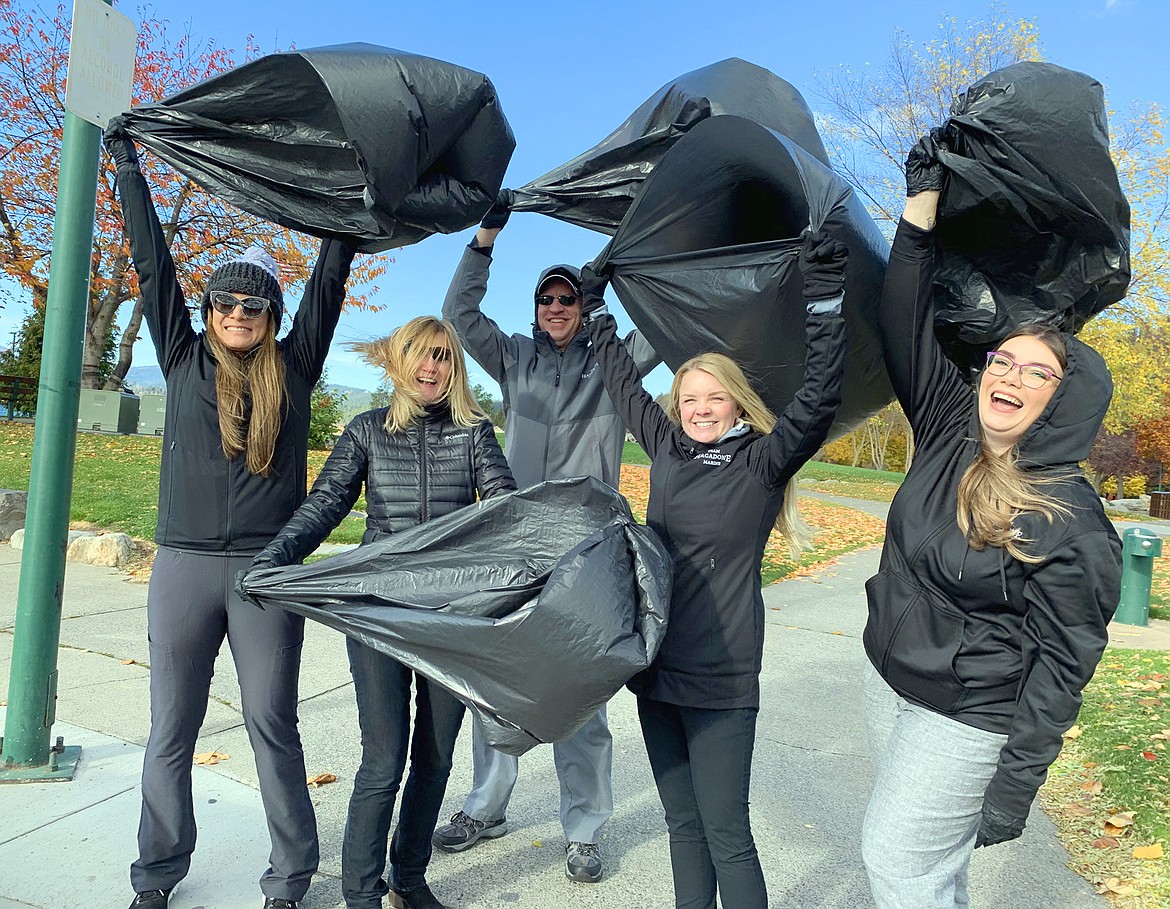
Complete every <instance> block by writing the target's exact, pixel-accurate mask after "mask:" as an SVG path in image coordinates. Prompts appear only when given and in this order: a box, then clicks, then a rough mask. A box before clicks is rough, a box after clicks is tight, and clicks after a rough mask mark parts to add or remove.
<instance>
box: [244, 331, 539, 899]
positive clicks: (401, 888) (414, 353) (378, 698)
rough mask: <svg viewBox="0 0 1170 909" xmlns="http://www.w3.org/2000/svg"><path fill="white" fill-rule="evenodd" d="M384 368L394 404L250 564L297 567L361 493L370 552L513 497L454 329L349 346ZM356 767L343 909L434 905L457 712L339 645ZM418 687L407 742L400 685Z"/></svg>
mask: <svg viewBox="0 0 1170 909" xmlns="http://www.w3.org/2000/svg"><path fill="white" fill-rule="evenodd" d="M354 346H355V348H356V349H357V350H359V351H360V352H361V353H362V354H363V356H364V357H365V359H366V360H367V361H368V362H370V363H372V364H373V365H375V366H379V367H381V368H382V369H383V370H385V372H386V376H387V377H388V378H389V379H390V381H391V382H392V383H393V386H394V392H393V394H392V395H391V398H390V405H389V406H388V407H382V408H378V409H375V410H368V411H366V412H365V413H362V414H359V415H358V416H356V417H354V419H353V421H352V422H351V423H350V424H349V425H348V426H347V427H346V428H345V432H343V433H342V435H341V438H340V439H338V441H337V444H336V445H334V447H333V452H332V453H331V454H330V455H329V459H328V460H327V461H326V462H325V466H324V468H322V470H321V474H320V476H318V477H317V481H316V482H315V483H314V484H313V488H312V489H311V490H310V492H309V497H308V498H307V499H306V500H305V502H304V504H302V505H301V507H300V508H298V509H297V511H296V514H294V515H293V516H292V518H291V519H290V520H289V522H288V523H287V524H286V525H285V526H284V529H282V530H281V531H280V532H279V533H278V534H277V535H276V537H275V538H274V539H273V540H272V542H271V543H270V544H269V545H268V547H267V548H266V549H264V550H263V551H262V552H261V553H260V554H259V555H258V556H256V558H255V560H254V561H253V563H252V566H253V568H268V567H273V566H281V565H290V564H293V563H295V562H299V561H300V560H301V559H303V558H304V557H305V556H307V555H308V554H309V553H311V552H312V551H313V550H314V549H316V548H317V546H318V545H319V544H320V543H321V541H322V540H324V539H325V537H327V536H328V535H329V533H330V531H332V530H333V528H335V527H336V526H337V525H338V524H339V523H341V521H342V519H343V518H345V516H346V515H348V514H349V512H350V509H351V508H352V507H353V505H354V503H355V502H356V501H357V499H358V496H359V495H360V494H361V492H362V487H363V486H364V487H365V493H366V510H367V516H366V532H365V534H364V535H363V537H362V543H363V544H365V543H371V542H373V541H374V540H378V539H381V538H382V537H385V536H387V535H389V534H393V533H398V532H400V531H403V530H406V529H407V528H409V527H414V526H415V525H417V524H422V523H424V522H425V521H429V520H431V519H432V518H437V517H440V516H442V515H445V514H449V513H450V512H453V511H456V510H457V509H460V508H463V507H465V506H467V505H471V504H473V503H474V502H475V501H476V499H477V497H478V498H481V499H486V498H490V497H491V496H494V495H498V494H501V493H506V492H511V491H513V490H515V488H516V484H515V482H514V481H513V479H512V473H511V471H510V470H509V469H508V464H507V462H506V461H505V460H504V453H503V451H502V450H501V449H500V445H499V443H498V442H497V441H496V437H495V433H494V431H493V429H492V424H491V423H490V422H489V421H488V419H487V418H486V417H485V416H484V415H483V414H482V413H481V412H480V410H479V409H478V407H477V405H476V402H475V397H474V395H473V394H472V392H471V389H470V387H469V386H468V383H467V368H466V366H465V365H464V360H463V351H462V349H461V348H460V346H459V339H458V337H457V336H456V334H455V329H454V327H452V325H451V324H450V323H449V322H446V321H444V320H441V319H436V318H433V317H431V316H420V317H419V318H417V319H412V320H411V321H409V322H407V323H406V324H405V325H403V326H402V327H401V328H399V329H397V330H396V331H394V332H393V333H392V334H391V335H390V336H389V337H387V338H382V339H380V340H377V341H371V342H368V343H365V344H358V345H354ZM346 647H347V648H348V651H349V663H350V671H351V672H352V674H353V682H354V693H355V694H356V695H357V703H358V724H359V726H360V727H361V735H362V759H361V764H360V765H359V767H358V771H357V774H356V776H355V777H354V786H353V794H352V795H351V797H350V801H349V816H348V818H347V819H346V823H345V840H344V844H343V846H342V857H341V885H342V892H343V894H344V896H345V904H346V906H347V907H348V909H376V907H380V906H381V904H382V897H383V896H386V895H388V894H389V896H390V901H391V904H392V905H394V906H396V907H400V909H402V907H405V909H442V906H441V904H440V903H439V901H438V900H437V899H436V898H435V897H434V895H433V894H432V893H431V891H430V888H429V887H428V886H427V883H426V869H427V863H428V862H429V861H430V857H431V833H432V831H433V830H434V829H435V821H436V820H437V819H438V816H439V808H440V806H441V804H442V801H443V794H444V792H445V791H446V788H447V777H448V775H449V774H450V772H451V757H452V753H453V752H454V750H455V739H456V737H457V736H458V734H459V726H460V723H461V721H462V719H463V705H462V703H460V702H459V701H458V700H456V699H455V697H454V696H453V695H451V694H449V693H448V692H446V691H445V690H443V689H442V688H440V687H438V686H437V685H434V684H432V683H431V682H429V681H427V679H425V678H424V677H423V676H420V675H417V674H416V673H414V672H413V671H412V670H410V669H408V668H407V667H405V666H403V665H402V664H401V663H399V662H398V661H397V660H394V659H392V658H391V657H389V656H385V655H383V654H381V653H378V652H377V651H376V650H373V649H372V648H370V647H367V646H366V645H364V644H361V643H358V642H357V641H355V640H354V639H353V638H347V639H346ZM412 681H413V683H414V688H415V720H414V732H413V736H412V735H411V728H410V688H411V682H412ZM408 744H409V747H410V751H409V755H410V774H409V776H408V778H407V780H406V786H405V787H404V788H403V795H402V804H401V805H400V806H399V811H398V826H397V828H396V829H395V831H394V838H393V841H392V842H391V843H390V875H389V881H388V882H387V880H386V879H385V877H384V876H383V875H384V872H385V870H386V846H387V838H388V836H389V832H390V820H391V817H392V816H393V814H394V798H395V796H396V795H397V793H398V789H399V784H400V782H401V780H402V774H403V770H404V768H405V765H406V759H407V747H408Z"/></svg>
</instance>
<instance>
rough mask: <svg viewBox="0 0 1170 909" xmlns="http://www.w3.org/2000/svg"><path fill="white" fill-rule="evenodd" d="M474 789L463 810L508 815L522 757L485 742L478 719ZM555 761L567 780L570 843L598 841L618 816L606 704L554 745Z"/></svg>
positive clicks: (564, 800)
mask: <svg viewBox="0 0 1170 909" xmlns="http://www.w3.org/2000/svg"><path fill="white" fill-rule="evenodd" d="M471 760H472V774H473V776H472V789H471V792H470V793H468V795H467V799H466V801H465V802H464V803H463V811H464V813H465V814H468V815H470V816H471V817H473V818H475V819H476V820H480V821H494V820H498V819H499V818H502V817H504V815H505V814H506V813H507V810H508V801H509V800H510V799H511V798H512V789H513V788H515V786H516V777H517V776H518V775H519V773H520V762H519V759H518V758H516V757H513V756H512V755H510V754H504V752H502V751H497V750H496V749H495V748H493V747H492V746H491V745H489V744H488V743H487V742H486V741H484V737H483V730H482V729H481V728H480V725H479V723H478V722H475V723H472V724H471ZM553 764H554V765H555V766H556V770H557V779H558V780H559V781H560V784H561V811H560V815H561V827H562V828H563V829H564V831H565V839H566V840H567V841H568V842H570V843H596V842H597V841H598V837H599V836H600V835H601V828H602V826H603V825H604V824H605V822H606V821H608V820H609V817H610V815H611V814H613V736H612V735H610V732H609V723H608V721H607V720H606V716H605V708H604V707H602V708H601V709H600V710H599V711H597V713H595V714H594V715H593V716H592V717H590V718H589V720H588V722H586V723H585V725H584V726H582V727H581V728H580V729H578V730H577V732H576V733H575V734H574V735H573V736H572V738H569V739H567V740H565V741H563V742H557V743H555V744H554V745H553Z"/></svg>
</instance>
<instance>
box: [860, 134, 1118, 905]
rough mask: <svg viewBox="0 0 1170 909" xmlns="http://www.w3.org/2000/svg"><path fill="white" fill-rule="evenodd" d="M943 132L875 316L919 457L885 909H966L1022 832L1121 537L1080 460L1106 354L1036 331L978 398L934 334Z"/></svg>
mask: <svg viewBox="0 0 1170 909" xmlns="http://www.w3.org/2000/svg"><path fill="white" fill-rule="evenodd" d="M941 139H942V137H941V135H939V134H937V133H935V134H932V135H931V136H928V137H926V138H924V139H923V140H922V141H921V142H920V143H919V144H918V145H917V146H915V148H914V150H913V151H912V152H911V153H910V156H909V158H908V159H907V170H906V174H907V180H906V183H907V195H908V197H909V198H908V199H907V201H906V210H905V213H904V214H903V216H902V221H901V223H900V224H899V225H898V232H897V236H896V237H895V239H894V244H893V248H892V250H891V253H890V264H889V269H888V271H887V272H886V281H885V286H884V288H883V291H882V299H881V308H880V322H881V331H882V342H883V348H884V351H885V358H886V367H887V370H888V371H889V374H890V380H891V382H892V383H893V386H894V391H895V392H896V393H897V395H898V400H899V401H900V402H901V404H902V407H903V409H904V410H905V411H906V416H907V418H908V419H909V421H910V425H911V427H913V430H914V440H915V445H916V450H915V458H914V464H913V466H912V467H911V468H910V471H909V473H908V474H907V476H906V480H905V481H904V482H903V483H902V486H901V488H900V489H899V490H898V494H897V495H896V496H895V497H894V501H893V504H892V505H891V507H890V515H889V519H888V521H887V531H886V543H885V547H884V548H883V550H882V561H881V569H880V571H879V572H878V574H877V575H876V576H875V577H873V578H871V579H870V581H869V582H868V583H867V585H866V593H867V596H868V599H869V621H868V623H867V624H866V628H865V634H864V638H863V640H864V643H865V650H866V654H867V656H868V657H869V659H868V660H867V661H866V664H865V667H864V669H865V681H864V684H865V711H866V725H867V730H868V732H869V737H870V750H871V752H872V754H873V758H874V764H875V770H876V780H875V783H874V791H873V795H872V797H871V799H870V802H869V808H868V810H867V812H866V817H865V824H864V829H863V837H862V855H863V858H864V860H865V866H866V871H867V872H868V874H869V880H870V887H871V889H872V891H873V895H874V901H875V902H876V903H877V905H878V907H879V909H895V907H897V909H909V907H913V909H953V907H958V906H966V905H968V903H969V899H968V892H967V891H968V887H967V866H968V864H969V862H970V860H971V854H972V850H973V849H974V848H976V847H979V846H991V845H995V844H996V843H1002V842H1006V841H1008V840H1012V839H1015V838H1016V837H1018V836H1019V835H1020V834H1021V832H1022V831H1023V829H1024V824H1025V821H1026V820H1027V817H1028V810H1029V808H1030V807H1031V804H1032V801H1033V799H1034V798H1035V796H1036V791H1037V790H1038V789H1039V788H1040V785H1041V783H1043V782H1044V777H1045V775H1046V773H1047V771H1048V767H1049V765H1050V764H1051V763H1052V761H1053V760H1054V759H1055V758H1056V756H1057V754H1058V753H1059V752H1060V743H1061V734H1062V733H1063V732H1064V731H1065V730H1066V729H1068V728H1069V727H1070V726H1071V725H1072V724H1073V722H1074V721H1075V720H1076V716H1077V711H1078V709H1079V708H1080V704H1081V689H1082V688H1084V686H1085V684H1086V683H1087V682H1088V681H1089V679H1090V678H1091V677H1092V675H1093V670H1094V668H1095V667H1096V665H1097V661H1098V660H1099V659H1100V657H1101V653H1102V650H1103V649H1104V647H1105V644H1106V642H1107V640H1108V636H1107V632H1106V625H1107V624H1108V622H1109V619H1110V618H1111V617H1112V615H1113V610H1114V609H1115V608H1116V606H1117V601H1118V598H1119V596H1120V549H1121V547H1120V541H1119V540H1118V538H1117V534H1116V533H1115V532H1114V530H1113V528H1112V526H1111V525H1110V523H1109V521H1108V520H1107V519H1106V517H1105V514H1104V511H1103V509H1102V507H1101V502H1100V499H1098V497H1097V495H1096V493H1095V492H1094V491H1093V489H1092V487H1091V486H1090V485H1089V483H1088V482H1087V481H1086V480H1085V478H1084V476H1083V475H1082V473H1081V470H1080V468H1079V467H1078V463H1079V462H1080V461H1081V460H1083V459H1084V458H1085V457H1087V456H1088V453H1089V447H1090V445H1092V442H1093V439H1094V437H1095V436H1096V434H1097V430H1098V428H1099V427H1100V425H1101V421H1102V419H1103V418H1104V416H1105V411H1106V409H1107V408H1108V406H1109V400H1110V397H1111V395H1112V391H1113V383H1112V379H1111V378H1110V375H1109V370H1108V369H1107V368H1106V366H1105V363H1104V361H1103V360H1102V359H1101V357H1100V355H1099V354H1098V353H1097V352H1096V351H1094V350H1093V349H1092V348H1090V347H1088V346H1087V345H1085V344H1083V343H1081V342H1080V341H1078V340H1077V339H1076V338H1073V337H1071V336H1069V335H1066V334H1062V333H1061V332H1059V331H1057V330H1055V329H1053V328H1049V327H1045V326H1039V325H1025V326H1022V327H1021V328H1018V329H1016V330H1015V331H1014V332H1012V333H1011V334H1009V335H1008V336H1007V337H1006V338H1004V339H1003V340H1001V341H999V342H998V343H997V344H996V345H995V349H994V350H991V351H989V352H988V353H987V361H986V367H985V368H984V370H983V371H982V372H981V373H980V375H979V379H978V382H977V383H976V387H975V390H974V392H972V390H971V388H970V386H969V385H968V383H967V382H966V380H965V379H964V377H963V376H962V375H961V374H960V372H959V370H958V369H957V368H956V367H955V366H954V365H953V364H952V363H950V362H949V361H948V360H947V359H946V358H945V357H944V356H943V352H942V348H941V347H940V346H939V344H938V342H937V341H936V340H935V337H934V330H933V328H934V308H933V305H932V296H931V295H932V286H933V278H934V249H935V240H934V226H935V221H936V218H937V213H938V204H939V195H940V190H941V189H942V185H943V168H942V165H941V164H940V163H939V162H938V160H937V142H939V141H941Z"/></svg>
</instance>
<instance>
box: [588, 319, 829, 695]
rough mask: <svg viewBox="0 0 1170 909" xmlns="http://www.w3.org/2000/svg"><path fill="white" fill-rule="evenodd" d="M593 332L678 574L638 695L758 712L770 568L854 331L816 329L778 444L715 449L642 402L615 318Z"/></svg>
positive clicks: (726, 444) (773, 437)
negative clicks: (774, 541) (767, 554)
mask: <svg viewBox="0 0 1170 909" xmlns="http://www.w3.org/2000/svg"><path fill="white" fill-rule="evenodd" d="M588 330H589V332H590V335H591V337H592V339H593V352H594V356H596V357H597V362H598V363H599V364H600V366H601V374H602V379H603V380H604V382H605V387H606V389H607V390H608V391H609V396H610V397H611V398H612V399H613V402H614V406H616V407H617V409H618V413H620V414H621V415H622V417H623V418H624V419H625V421H626V425H627V426H628V427H629V428H630V431H631V432H632V433H633V434H634V437H635V438H636V439H637V440H638V442H639V443H641V445H642V447H643V448H645V449H646V452H647V454H649V455H650V457H651V459H652V463H651V465H650V502H649V505H648V507H647V509H646V524H647V525H648V526H649V527H651V528H652V529H653V530H654V531H655V532H656V533H657V534H658V536H659V537H661V539H662V542H663V544H664V545H665V546H666V549H667V551H668V552H669V553H670V555H671V558H672V560H673V563H674V591H673V593H672V594H671V597H670V616H669V621H668V623H667V627H666V637H665V638H664V639H663V642H662V647H661V649H660V650H659V651H658V656H657V658H656V659H655V660H654V663H653V665H651V667H650V668H649V669H647V670H646V671H645V672H643V673H641V674H640V675H638V676H636V677H635V678H634V680H633V681H631V682H630V686H629V687H630V690H631V691H633V692H634V693H635V694H637V695H638V696H639V697H646V698H650V699H653V700H657V701H665V702H667V703H670V704H680V705H683V706H690V707H706V708H723V709H727V708H736V707H757V706H759V702H760V681H759V676H760V666H761V661H762V658H763V648H764V600H763V596H762V595H761V593H760V562H761V560H762V559H763V556H764V546H765V544H766V543H767V541H768V534H769V533H770V532H771V530H772V526H773V524H774V523H775V521H776V516H777V515H778V514H779V513H780V507H781V505H782V504H783V499H784V487H785V486H786V485H787V484H788V481H789V480H790V479H791V478H792V476H793V474H795V473H796V472H797V471H798V470H800V468H801V467H802V466H803V465H804V463H805V461H807V460H808V459H809V458H811V457H812V456H813V455H814V454H816V452H817V449H818V448H820V447H821V445H822V443H823V442H824V441H825V436H826V435H827V434H828V432H829V426H830V425H831V424H832V422H833V416H834V415H835V414H836V412H837V407H838V406H839V405H840V403H841V376H842V373H843V372H844V365H845V322H844V320H843V319H842V318H841V317H840V316H839V315H825V316H810V317H809V319H808V326H807V330H808V356H807V359H806V361H805V367H804V369H805V372H804V384H803V385H802V387H801V388H800V390H799V391H798V392H797V394H796V396H795V398H793V400H792V403H791V404H789V405H788V407H787V408H786V409H785V411H784V413H783V414H781V415H780V417H779V418H778V419H777V420H776V426H775V428H774V429H773V430H772V431H771V432H770V433H768V434H767V435H761V434H760V433H758V432H748V433H746V434H744V435H741V436H737V437H735V438H731V439H727V440H725V441H723V442H716V443H714V444H711V445H704V444H701V443H698V442H695V441H693V440H692V439H691V438H690V437H688V436H687V435H686V433H684V432H683V431H682V429H681V428H680V427H679V426H678V425H677V424H675V423H673V422H671V420H670V418H669V417H667V415H666V413H665V411H663V409H662V408H661V407H659V406H658V404H656V403H655V402H654V399H653V398H652V397H651V396H650V395H649V394H648V393H647V392H646V391H645V390H643V388H642V384H641V382H640V380H639V378H638V370H637V367H636V365H635V363H634V361H633V360H632V359H631V357H630V355H629V353H628V352H627V351H626V349H625V347H624V346H623V345H622V343H621V342H620V341H619V340H618V337H617V330H616V324H615V322H614V320H613V317H612V316H603V317H601V318H595V319H593V321H592V323H591V324H590V326H589V329H588Z"/></svg>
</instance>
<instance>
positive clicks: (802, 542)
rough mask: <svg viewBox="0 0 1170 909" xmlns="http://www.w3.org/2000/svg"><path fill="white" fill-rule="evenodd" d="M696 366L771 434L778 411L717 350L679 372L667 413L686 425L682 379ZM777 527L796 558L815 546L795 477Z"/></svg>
mask: <svg viewBox="0 0 1170 909" xmlns="http://www.w3.org/2000/svg"><path fill="white" fill-rule="evenodd" d="M695 369H698V370H701V371H702V372H705V373H708V374H710V375H712V376H714V377H715V380H716V381H717V382H719V384H720V385H722V386H723V387H724V388H725V389H727V392H728V393H729V394H730V395H731V399H732V400H733V401H734V402H735V404H736V406H737V407H739V409H740V412H741V417H742V419H743V422H745V423H746V424H747V425H748V426H750V427H751V428H752V429H754V430H755V431H756V432H759V433H765V434H767V433H769V432H771V431H772V428H773V427H774V426H775V425H776V415H775V414H773V413H772V411H771V410H769V409H768V405H767V404H765V403H764V402H763V400H762V399H761V398H760V396H759V395H758V394H756V392H755V390H754V389H753V388H752V387H751V385H750V384H749V383H748V380H747V376H745V375H744V372H743V369H741V368H740V366H739V364H738V363H736V362H735V361H734V360H733V359H731V357H728V356H726V355H725V354H721V353H714V352H712V353H704V354H699V355H698V356H695V357H691V358H690V359H689V360H687V361H686V362H685V363H683V365H682V366H680V367H679V368H678V370H677V371H676V372H675V374H674V382H672V383H671V386H670V397H669V399H668V400H667V403H666V415H667V416H668V417H670V419H671V421H672V422H674V423H677V424H679V425H682V414H681V412H680V408H679V397H680V395H681V393H682V380H683V377H684V376H685V375H686V374H687V373H688V372H691V371H692V370H695ZM775 527H776V529H777V530H778V531H779V532H780V533H781V534H783V535H784V540H785V542H787V544H788V553H789V555H791V556H792V558H794V559H799V558H800V555H801V553H802V552H804V551H806V550H809V549H812V543H811V539H812V531H811V530H810V529H809V526H808V525H807V524H806V523H805V522H804V518H802V517H801V515H800V509H799V507H798V503H797V494H796V478H795V477H793V478H792V479H791V480H789V481H788V483H787V484H786V485H785V487H784V502H783V504H782V505H781V506H780V513H779V514H778V515H777V516H776V524H775Z"/></svg>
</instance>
